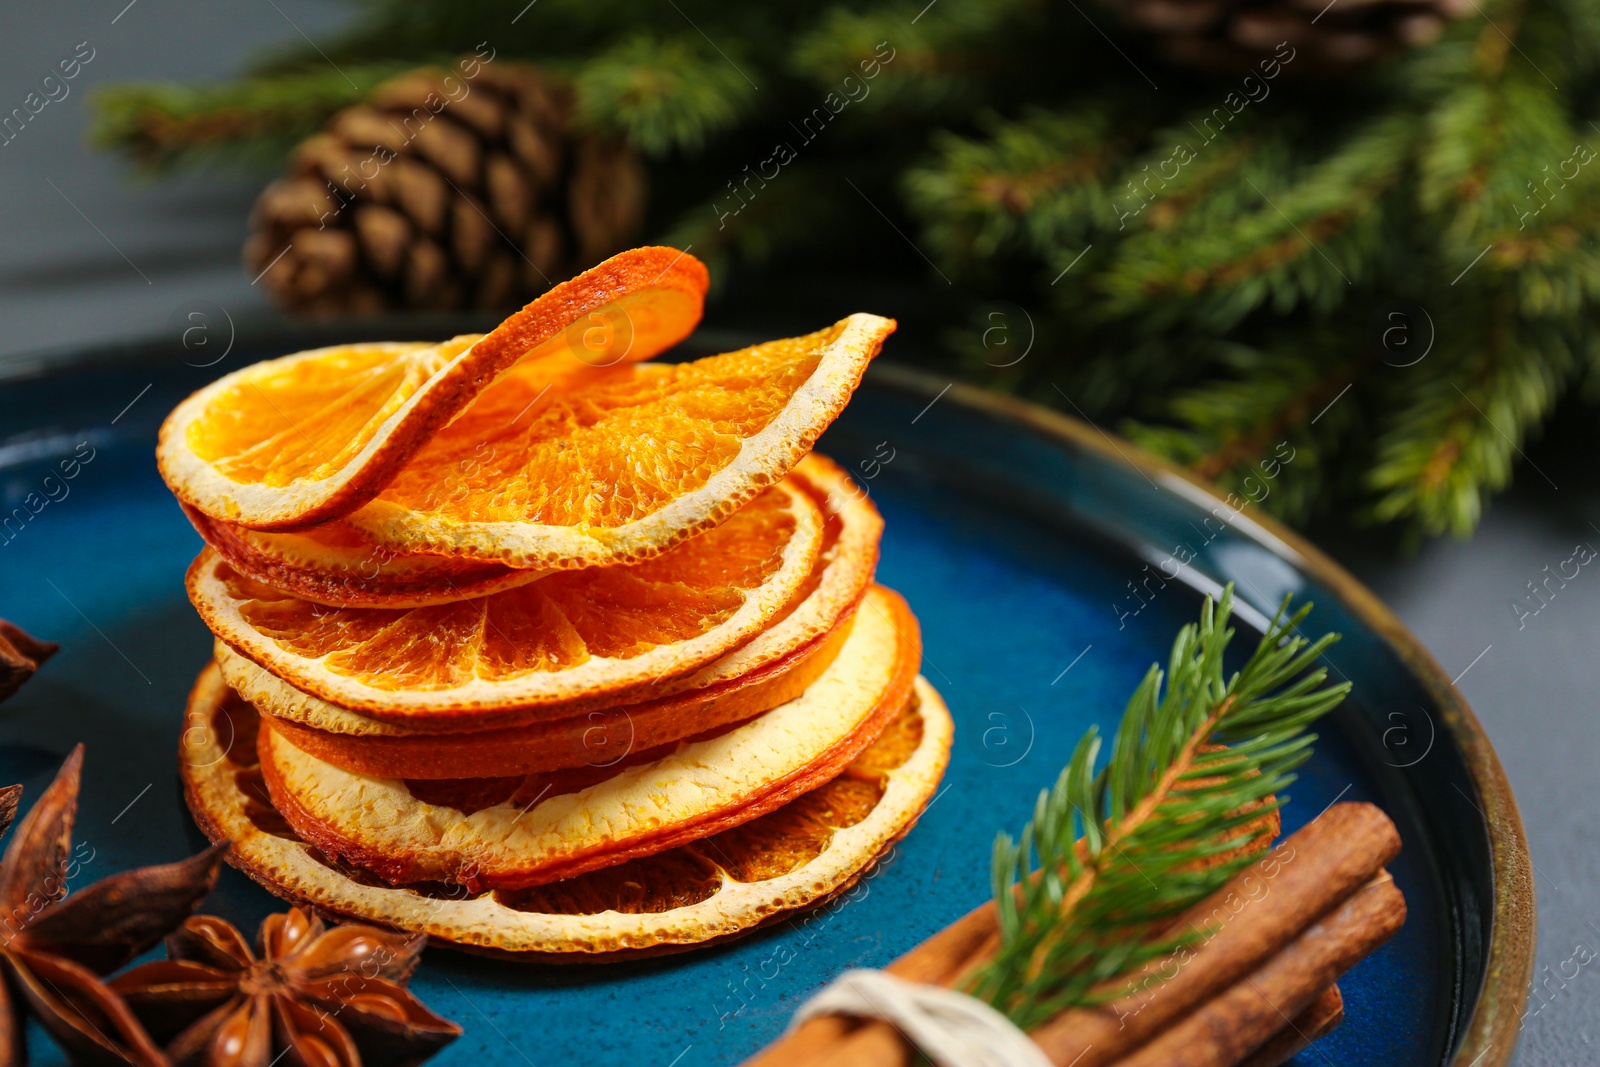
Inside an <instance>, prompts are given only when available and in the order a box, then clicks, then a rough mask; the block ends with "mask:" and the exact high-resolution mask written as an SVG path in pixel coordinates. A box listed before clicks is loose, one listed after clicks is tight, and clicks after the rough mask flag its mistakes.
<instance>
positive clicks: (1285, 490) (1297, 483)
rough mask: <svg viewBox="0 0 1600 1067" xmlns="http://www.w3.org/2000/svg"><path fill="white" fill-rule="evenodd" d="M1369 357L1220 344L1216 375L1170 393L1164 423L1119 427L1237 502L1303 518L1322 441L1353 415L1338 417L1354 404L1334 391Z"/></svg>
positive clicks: (1318, 475) (1350, 349) (1279, 345)
mask: <svg viewBox="0 0 1600 1067" xmlns="http://www.w3.org/2000/svg"><path fill="white" fill-rule="evenodd" d="M1318 356H1322V357H1324V358H1317V357H1318ZM1370 362H1371V353H1370V352H1369V351H1368V350H1367V349H1366V348H1365V347H1364V346H1360V345H1344V346H1342V351H1339V350H1335V351H1332V352H1327V353H1318V352H1314V351H1307V350H1306V346H1305V343H1304V342H1299V341H1296V340H1295V339H1292V338H1288V337H1283V336H1275V337H1273V338H1271V339H1270V340H1269V342H1268V343H1267V347H1265V348H1256V347H1252V346H1246V345H1238V344H1234V345H1227V346H1225V347H1224V355H1223V356H1222V357H1221V358H1220V359H1219V360H1218V364H1219V366H1220V368H1221V370H1222V373H1221V374H1220V375H1219V376H1217V377H1213V378H1209V379H1207V380H1206V381H1204V382H1202V383H1201V384H1199V385H1197V386H1194V387H1192V388H1189V389H1186V390H1181V391H1178V392H1177V393H1175V394H1174V395H1173V396H1172V398H1171V399H1170V400H1169V401H1168V402H1167V403H1166V404H1165V405H1164V408H1163V414H1164V415H1165V416H1166V417H1167V418H1169V419H1170V420H1171V422H1172V424H1171V425H1160V424H1149V423H1140V422H1133V421H1129V422H1126V423H1124V424H1123V425H1122V426H1121V427H1120V428H1121V430H1122V432H1123V433H1124V434H1125V435H1126V436H1127V437H1129V438H1130V439H1132V440H1133V441H1134V442H1135V443H1137V444H1140V445H1143V446H1144V447H1146V448H1149V449H1151V450H1152V451H1154V452H1157V453H1159V454H1161V455H1164V456H1166V457H1168V458H1169V459H1172V460H1174V461H1175V462H1178V463H1181V464H1183V465H1184V466H1186V467H1188V468H1189V469H1190V470H1192V471H1193V472H1194V473H1195V474H1197V475H1199V476H1200V477H1202V478H1206V479H1209V480H1212V481H1216V482H1218V483H1219V484H1221V485H1222V486H1224V487H1225V488H1227V489H1230V490H1232V491H1233V492H1234V493H1236V494H1238V496H1239V498H1240V499H1241V500H1247V501H1249V502H1250V503H1251V504H1254V505H1259V506H1261V507H1263V508H1265V509H1266V510H1268V511H1270V512H1272V513H1273V514H1275V515H1278V516H1279V517H1281V518H1286V519H1290V520H1303V519H1305V518H1307V517H1308V516H1309V515H1310V514H1311V512H1312V510H1313V508H1314V506H1315V505H1316V503H1317V502H1318V501H1319V500H1321V499H1323V494H1322V493H1321V492H1320V490H1321V488H1322V474H1323V471H1322V464H1321V461H1322V460H1323V458H1324V457H1325V455H1326V452H1327V444H1326V443H1327V442H1329V441H1330V440H1331V441H1334V442H1337V441H1339V440H1340V439H1341V438H1343V436H1344V431H1345V429H1346V428H1347V427H1348V426H1349V425H1350V424H1351V421H1352V420H1351V419H1349V418H1347V416H1348V415H1351V414H1352V413H1353V412H1354V410H1355V408H1356V406H1357V404H1358V403H1359V401H1358V400H1357V399H1354V398H1345V397H1343V396H1342V394H1343V393H1344V391H1345V390H1346V389H1347V388H1348V387H1350V386H1351V385H1352V383H1353V382H1355V381H1356V380H1357V379H1358V378H1359V377H1360V375H1361V373H1362V371H1363V369H1364V368H1365V367H1366V366H1367V364H1368V363H1370ZM1335 401H1338V402H1339V404H1338V405H1334V402H1335ZM1330 405H1334V406H1330ZM1340 405H1342V406H1340ZM1313 420H1315V421H1316V422H1317V423H1318V425H1317V427H1316V428H1315V429H1313V427H1312V423H1313ZM1291 466H1292V473H1289V474H1287V475H1285V471H1286V470H1287V469H1289V468H1290V467H1291Z"/></svg>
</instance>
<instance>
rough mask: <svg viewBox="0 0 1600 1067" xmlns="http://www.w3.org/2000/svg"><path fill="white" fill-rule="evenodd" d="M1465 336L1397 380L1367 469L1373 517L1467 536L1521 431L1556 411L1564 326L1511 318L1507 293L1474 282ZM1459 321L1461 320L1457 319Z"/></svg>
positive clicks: (1505, 473) (1574, 357)
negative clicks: (1475, 304) (1473, 313)
mask: <svg viewBox="0 0 1600 1067" xmlns="http://www.w3.org/2000/svg"><path fill="white" fill-rule="evenodd" d="M1476 298H1477V300H1478V301H1479V302H1480V304H1481V305H1482V306H1481V308H1480V309H1479V311H1478V314H1477V317H1476V321H1475V322H1472V323H1471V326H1472V328H1471V329H1469V330H1467V331H1466V333H1467V337H1468V338H1469V339H1470V340H1468V341H1465V342H1463V341H1457V342H1455V343H1453V344H1444V343H1441V345H1440V350H1439V351H1437V352H1435V353H1433V354H1431V355H1430V356H1429V358H1428V360H1426V361H1425V362H1423V363H1421V364H1418V367H1417V369H1418V370H1421V371H1425V372H1426V373H1425V374H1424V376H1422V377H1421V378H1407V379H1402V382H1403V383H1404V384H1402V385H1397V386H1396V387H1395V392H1396V393H1397V394H1398V397H1397V400H1398V402H1397V403H1396V404H1395V405H1394V406H1393V408H1392V409H1391V411H1390V414H1389V416H1388V418H1387V419H1386V421H1385V425H1384V426H1383V428H1382V431H1381V433H1380V436H1379V438H1378V442H1377V446H1376V458H1375V459H1374V461H1373V464H1372V466H1371V468H1370V469H1369V470H1368V471H1367V473H1366V475H1365V483H1366V486H1367V488H1368V490H1369V491H1370V492H1371V493H1372V494H1373V499H1374V502H1373V504H1372V508H1371V512H1372V517H1373V518H1376V519H1378V520H1379V521H1384V522H1388V521H1394V520H1396V519H1410V520H1413V522H1414V523H1415V524H1416V526H1417V528H1419V529H1421V530H1422V531H1424V532H1426V533H1430V534H1444V533H1452V534H1455V535H1456V536H1458V537H1465V536H1466V535H1467V534H1469V533H1471V532H1472V530H1473V528H1474V527H1476V526H1477V524H1478V520H1479V519H1480V518H1481V517H1482V514H1483V506H1484V499H1483V498H1484V495H1485V493H1486V492H1488V491H1492V490H1496V489H1500V488H1502V487H1504V486H1505V485H1506V483H1507V482H1509V481H1510V479H1511V465H1512V462H1513V460H1514V459H1515V458H1516V457H1517V455H1519V454H1520V453H1521V450H1522V445H1523V443H1524V442H1525V441H1526V439H1527V437H1528V434H1529V432H1530V431H1531V430H1532V429H1533V428H1535V427H1537V426H1538V425H1539V424H1540V423H1541V422H1542V420H1543V419H1544V418H1545V417H1547V416H1548V415H1549V413H1550V412H1551V411H1552V410H1553V409H1554V407H1555V404H1556V401H1557V400H1559V399H1560V397H1561V395H1562V393H1563V392H1564V390H1565V387H1566V384H1567V382H1568V381H1569V379H1570V377H1571V375H1572V372H1573V371H1574V369H1575V366H1576V364H1577V362H1578V359H1579V358H1580V353H1581V351H1582V350H1581V349H1579V348H1578V347H1577V344H1575V342H1574V340H1573V338H1572V337H1571V336H1570V334H1571V329H1570V327H1569V328H1566V329H1563V328H1562V327H1561V326H1559V325H1557V324H1555V323H1552V322H1549V321H1539V320H1533V321H1527V320H1523V319H1521V318H1519V316H1518V314H1517V308H1516V304H1515V301H1514V298H1513V293H1512V292H1511V291H1509V289H1506V288H1501V289H1499V290H1498V291H1497V290H1493V289H1491V290H1489V291H1487V292H1485V291H1482V290H1478V291H1477V292H1476ZM1464 325H1465V323H1464Z"/></svg>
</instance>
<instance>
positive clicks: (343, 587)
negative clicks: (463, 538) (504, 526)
mask: <svg viewBox="0 0 1600 1067" xmlns="http://www.w3.org/2000/svg"><path fill="white" fill-rule="evenodd" d="M181 506H182V508H183V511H184V514H185V515H187V516H188V517H189V521H190V522H191V523H192V524H194V528H195V530H197V531H198V532H199V534H200V536H201V537H203V538H205V540H206V544H208V545H210V546H211V547H212V548H214V549H216V550H217V553H218V554H219V555H221V556H222V558H223V559H225V560H227V561H228V565H229V566H231V567H232V568H233V569H234V570H236V571H238V572H239V573H240V574H243V575H244V576H245V577H247V578H252V579H254V580H255V581H258V582H261V583H263V584H265V585H270V586H272V587H273V588H274V589H280V590H282V591H283V592H285V593H292V594H294V595H295V596H297V597H299V598H300V599H302V600H309V601H311V602H312V603H315V604H324V605H328V606H330V607H351V608H425V607H431V606H432V605H435V604H449V603H453V602H455V601H458V600H467V599H470V598H472V597H478V596H487V595H488V594H490V593H497V592H499V591H501V590H502V589H515V588H516V587H517V586H519V585H527V584H528V583H529V582H532V581H537V580H538V579H539V578H541V577H543V576H544V575H545V574H547V573H549V572H548V571H536V570H517V569H515V568H512V567H507V566H505V565H503V564H499V563H478V562H475V561H473V560H461V559H450V558H449V557H447V556H432V555H425V554H422V553H416V552H395V551H394V550H393V549H389V548H384V547H383V546H381V545H375V544H373V543H372V541H371V540H369V539H368V538H367V537H366V536H365V535H363V534H362V533H361V532H360V531H359V530H357V529H355V528H354V527H352V526H351V525H350V524H349V523H347V522H345V521H343V520H342V519H335V520H334V521H332V522H325V523H323V524H322V525H321V526H313V527H312V528H311V529H309V530H303V531H300V532H298V533H267V532H265V531H262V530H252V529H250V528H249V527H247V526H235V525H233V524H232V523H229V522H220V521H218V520H216V519H213V518H212V517H211V516H209V515H204V514H202V513H201V512H199V511H197V510H196V509H194V508H192V507H190V506H189V505H188V504H183V505H181Z"/></svg>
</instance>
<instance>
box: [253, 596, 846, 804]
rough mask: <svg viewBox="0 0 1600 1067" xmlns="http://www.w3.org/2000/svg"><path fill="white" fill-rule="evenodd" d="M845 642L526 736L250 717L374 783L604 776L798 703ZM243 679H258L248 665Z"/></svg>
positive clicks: (819, 643) (526, 731)
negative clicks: (584, 772)
mask: <svg viewBox="0 0 1600 1067" xmlns="http://www.w3.org/2000/svg"><path fill="white" fill-rule="evenodd" d="M849 634H850V620H848V619H846V620H844V621H842V622H840V624H839V625H838V626H837V627H836V628H835V629H834V631H833V632H832V633H830V634H828V635H826V636H825V637H820V638H818V639H817V640H816V641H814V642H812V643H811V644H810V645H806V646H804V647H802V648H800V649H798V650H796V651H794V652H792V653H790V654H789V655H788V656H785V657H784V658H783V659H781V660H778V661H777V662H775V663H771V664H769V665H767V666H766V667H763V668H762V669H760V670H756V671H752V672H750V673H749V674H746V675H743V676H742V677H739V678H734V679H730V680H729V681H727V682H724V683H722V684H720V685H716V686H712V687H709V688H706V689H697V690H690V691H688V692H684V693H678V694H675V695H673V696H667V697H661V698H659V699H656V700H647V701H644V702H642V703H639V704H624V705H620V706H618V707H613V708H596V709H595V710H593V711H589V712H586V713H583V714H580V715H575V716H573V717H571V718H566V719H555V720H552V721H549V722H536V723H532V724H529V725H527V726H513V727H505V728H500V729H494V730H477V731H473V732H471V733H417V732H414V731H408V730H405V729H404V728H401V727H394V726H390V725H389V724H387V723H380V722H377V721H376V720H372V719H367V718H365V717H364V716H360V715H357V714H355V713H354V712H349V713H347V716H346V718H345V719H344V720H342V721H341V722H340V723H339V725H341V726H352V725H353V726H356V727H358V728H359V727H367V728H368V729H367V730H362V731H361V732H358V733H351V732H343V733H341V732H335V731H331V730H319V729H316V728H315V727H312V726H306V725H304V724H303V723H301V722H299V721H297V720H296V719H293V718H288V717H278V716H271V715H269V713H268V712H267V711H266V709H264V708H263V707H262V706H261V705H260V704H257V705H256V710H257V711H260V712H262V714H263V716H265V717H270V718H271V721H272V728H273V729H275V730H277V731H278V732H279V733H281V734H282V735H283V736H284V737H285V738H286V739H287V740H288V741H289V743H290V744H292V745H294V747H295V748H298V749H300V750H301V751H302V752H306V753H308V754H310V755H312V756H315V757H316V758H317V759H319V760H322V761H323V762H324V763H331V764H333V765H334V766H336V767H342V768H344V769H345V770H347V771H352V772H354V773H356V774H364V775H368V776H370V777H374V778H417V779H435V778H503V777H510V776H522V775H530V774H543V773H546V772H549V771H560V770H568V769H571V768H577V767H593V768H605V767H612V766H616V765H618V764H620V763H621V762H622V761H623V760H625V759H628V758H630V757H632V756H634V755H635V754H636V753H655V754H657V755H664V754H665V752H664V751H661V749H662V747H663V746H666V745H670V744H671V743H673V742H676V741H680V740H682V739H683V738H686V737H691V736H694V735H697V734H703V733H706V732H707V731H711V730H716V729H718V728H720V727H723V726H727V725H729V724H731V723H737V722H743V721H745V720H746V719H750V718H753V717H755V716H757V715H759V714H761V713H762V712H764V711H770V710H771V709H772V708H775V707H777V706H778V705H780V704H784V703H787V702H788V701H790V700H793V699H795V698H796V697H798V696H800V695H801V694H803V693H804V692H805V691H806V689H807V688H808V687H809V686H810V685H811V684H812V683H813V682H815V681H816V680H817V679H818V678H819V677H820V676H821V675H822V673H823V672H824V671H825V670H827V668H828V665H829V664H831V663H832V662H833V660H834V658H835V657H836V656H838V654H839V650H840V649H841V648H842V647H843V646H844V642H845V639H846V638H847V637H848V636H849ZM226 647H227V646H223V648H226ZM245 669H246V670H247V671H248V672H252V673H254V674H257V675H259V674H264V673H265V672H263V671H262V670H261V668H259V667H256V666H255V665H254V664H250V663H249V662H248V661H246V667H245ZM236 691H237V690H236ZM241 695H244V693H243V692H241ZM247 699H248V698H247ZM252 703H254V702H252Z"/></svg>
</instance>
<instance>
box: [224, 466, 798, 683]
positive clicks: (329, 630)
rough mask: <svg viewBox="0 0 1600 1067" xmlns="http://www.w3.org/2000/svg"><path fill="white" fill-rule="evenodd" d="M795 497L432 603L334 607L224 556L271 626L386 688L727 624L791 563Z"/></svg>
mask: <svg viewBox="0 0 1600 1067" xmlns="http://www.w3.org/2000/svg"><path fill="white" fill-rule="evenodd" d="M789 499H790V498H789V497H788V496H787V495H786V494H784V493H783V491H781V490H779V489H769V490H767V491H766V492H764V493H762V494H761V495H760V496H758V497H757V498H756V499H755V500H753V501H751V503H749V504H747V505H746V506H745V507H744V508H742V509H740V510H739V511H738V512H736V513H735V514H734V515H733V516H732V517H731V518H730V519H728V521H726V522H724V523H723V524H722V525H720V526H717V527H714V528H713V529H711V530H710V531H708V532H706V533H704V534H702V535H700V536H699V537H695V538H691V539H690V540H688V541H686V542H684V543H683V544H681V545H679V546H677V547H676V548H673V549H671V550H669V551H667V552H664V553H662V554H661V555H659V556H657V557H655V558H654V559H651V560H647V561H646V562H644V563H641V564H638V565H636V566H631V567H595V568H589V569H586V570H579V571H566V572H561V573H558V574H553V575H551V576H549V577H547V578H543V579H540V580H539V581H537V582H534V583H532V584H531V585H526V586H522V587H520V588H517V589H511V590H507V591H505V592H501V593H495V594H492V595H490V596H486V597H480V598H478V599H476V600H465V601H460V602H457V603H454V604H442V605H438V606H435V607H426V608H411V609H405V610H388V609H380V608H330V607H324V606H321V605H317V604H312V603H310V602H308V601H304V600H300V599H298V598H295V597H290V596H286V595H285V594H283V593H279V592H277V591H275V590H273V589H272V588H270V587H268V586H265V585H262V584H260V583H258V582H254V581H252V580H251V579H249V578H246V577H244V576H243V575H241V574H239V573H237V572H236V571H233V570H232V569H231V568H228V567H226V566H224V567H222V568H221V570H220V571H219V573H220V574H221V575H222V576H223V578H224V581H225V583H226V585H227V587H228V593H229V595H230V596H231V597H233V598H235V599H236V600H238V601H240V605H239V610H240V614H241V615H243V617H244V618H245V620H246V621H247V622H248V623H249V624H250V625H251V626H253V627H254V628H255V629H256V630H257V631H259V632H260V633H261V634H262V635H263V636H265V637H267V638H269V639H271V640H272V641H274V642H276V643H277V644H278V645H279V646H281V647H282V648H284V649H287V650H289V651H291V652H293V653H295V654H296V655H299V656H303V657H306V658H308V659H320V658H322V657H327V658H326V660H325V661H324V662H325V665H326V667H327V668H328V669H329V670H330V671H333V672H335V673H338V674H342V675H345V676H347V677H354V678H359V679H361V680H362V681H363V682H364V683H365V684H367V685H370V686H373V687H375V688H382V689H389V690H405V689H443V688H451V687H454V686H459V685H462V684H464V683H466V682H468V681H471V680H473V679H484V680H488V681H503V680H506V679H510V678H516V677H520V676H522V675H526V674H530V673H533V672H536V671H552V670H564V669H570V668H571V667H574V666H576V665H578V664H580V663H583V662H584V661H586V660H588V659H589V658H590V657H592V656H602V657H606V658H609V659H631V658H633V657H635V656H638V655H641V654H643V653H645V652H648V651H650V650H651V649H653V648H656V647H658V646H661V645H665V644H672V643H677V642H682V641H687V640H690V639H693V638H695V637H698V636H700V635H701V634H704V633H707V632H708V631H710V630H711V629H713V628H715V627H716V626H718V625H720V624H721V623H723V622H725V621H726V620H727V619H728V618H729V617H730V616H731V615H733V614H734V612H736V611H738V610H739V608H740V607H741V606H742V605H743V603H744V600H745V597H746V596H747V595H748V593H749V592H750V591H751V590H753V589H756V588H758V587H760V586H761V585H762V584H763V583H765V582H766V581H767V580H768V579H769V578H770V577H771V576H772V575H773V574H774V573H775V572H776V571H777V570H778V569H779V568H780V567H781V565H782V562H783V552H784V548H785V546H786V545H787V544H788V542H789V539H790V537H791V536H792V535H793V533H794V530H795V519H794V516H793V514H792V513H791V511H790V510H789Z"/></svg>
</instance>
